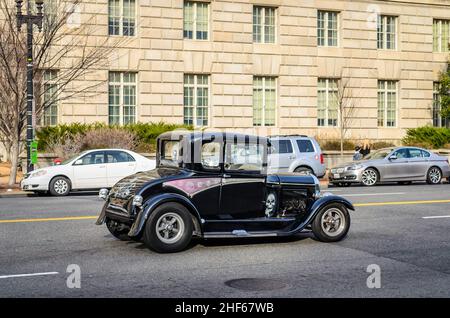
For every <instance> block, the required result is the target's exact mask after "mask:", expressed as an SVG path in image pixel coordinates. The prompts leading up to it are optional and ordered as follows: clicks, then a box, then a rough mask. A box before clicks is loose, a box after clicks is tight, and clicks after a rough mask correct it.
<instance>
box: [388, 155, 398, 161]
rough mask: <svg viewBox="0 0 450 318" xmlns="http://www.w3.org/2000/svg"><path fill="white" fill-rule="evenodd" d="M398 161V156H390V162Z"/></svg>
mask: <svg viewBox="0 0 450 318" xmlns="http://www.w3.org/2000/svg"><path fill="white" fill-rule="evenodd" d="M397 159H398V158H397V156H396V155H392V156H389V160H397Z"/></svg>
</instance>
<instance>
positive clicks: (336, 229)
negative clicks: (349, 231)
mask: <svg viewBox="0 0 450 318" xmlns="http://www.w3.org/2000/svg"><path fill="white" fill-rule="evenodd" d="M320 224H321V226H322V230H323V231H324V232H325V234H327V235H328V236H331V237H335V236H338V235H339V234H341V233H342V231H344V229H345V225H346V224H345V216H344V213H342V211H341V210H339V209H338V208H331V209H329V210H327V211H325V213H323V214H322V218H321V220H320Z"/></svg>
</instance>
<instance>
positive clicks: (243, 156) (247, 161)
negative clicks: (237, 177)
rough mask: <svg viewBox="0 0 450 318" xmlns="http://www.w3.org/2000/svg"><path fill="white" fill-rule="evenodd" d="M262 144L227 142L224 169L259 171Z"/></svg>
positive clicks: (260, 169) (262, 151) (261, 158)
mask: <svg viewBox="0 0 450 318" xmlns="http://www.w3.org/2000/svg"><path fill="white" fill-rule="evenodd" d="M263 158H264V146H263V145H260V144H244V143H237V144H227V147H226V151H225V170H227V171H252V172H261V171H262V169H263Z"/></svg>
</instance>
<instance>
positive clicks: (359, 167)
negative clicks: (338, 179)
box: [347, 164, 363, 170]
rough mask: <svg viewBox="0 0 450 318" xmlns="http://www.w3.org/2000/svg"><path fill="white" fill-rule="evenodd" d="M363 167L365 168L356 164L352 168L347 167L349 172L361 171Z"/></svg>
mask: <svg viewBox="0 0 450 318" xmlns="http://www.w3.org/2000/svg"><path fill="white" fill-rule="evenodd" d="M362 167H363V165H360V164H356V165H352V166H350V167H347V170H358V169H361V168H362Z"/></svg>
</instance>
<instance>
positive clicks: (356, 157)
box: [353, 145, 363, 161]
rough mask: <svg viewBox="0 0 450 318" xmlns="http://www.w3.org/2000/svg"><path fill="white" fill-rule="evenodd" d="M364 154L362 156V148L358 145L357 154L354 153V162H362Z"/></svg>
mask: <svg viewBox="0 0 450 318" xmlns="http://www.w3.org/2000/svg"><path fill="white" fill-rule="evenodd" d="M362 157H363V156H362V154H361V147H360V146H359V145H358V146H356V147H355V152H354V153H353V160H354V161H357V160H361V159H362Z"/></svg>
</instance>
